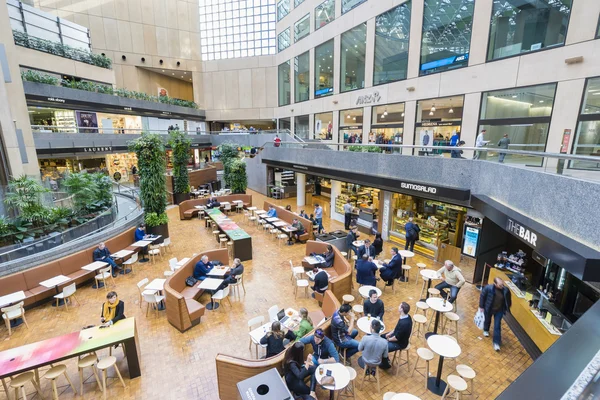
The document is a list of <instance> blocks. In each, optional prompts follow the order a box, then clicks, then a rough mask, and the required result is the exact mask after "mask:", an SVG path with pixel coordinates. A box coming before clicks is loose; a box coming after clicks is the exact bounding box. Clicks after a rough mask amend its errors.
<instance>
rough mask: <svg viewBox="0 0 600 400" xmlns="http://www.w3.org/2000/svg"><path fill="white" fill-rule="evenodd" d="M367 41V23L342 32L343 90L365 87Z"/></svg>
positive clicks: (341, 79) (341, 84)
mask: <svg viewBox="0 0 600 400" xmlns="http://www.w3.org/2000/svg"><path fill="white" fill-rule="evenodd" d="M366 42H367V24H366V23H363V24H360V25H358V26H357V27H356V28H354V29H351V30H349V31H348V32H345V33H342V41H341V43H342V47H341V55H342V59H341V77H340V81H341V82H340V86H341V91H342V92H347V91H349V90H354V89H362V88H364V87H365V57H366V49H367V46H366Z"/></svg>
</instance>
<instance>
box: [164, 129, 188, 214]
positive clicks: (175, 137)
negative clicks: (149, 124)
mask: <svg viewBox="0 0 600 400" xmlns="http://www.w3.org/2000/svg"><path fill="white" fill-rule="evenodd" d="M169 146H171V150H172V151H173V176H172V177H171V178H172V182H173V203H174V204H179V203H181V202H182V201H185V200H189V199H190V176H189V174H188V169H187V166H188V159H189V153H190V148H191V146H192V141H191V140H190V139H188V137H187V135H186V134H185V133H182V132H180V131H171V132H170V133H169Z"/></svg>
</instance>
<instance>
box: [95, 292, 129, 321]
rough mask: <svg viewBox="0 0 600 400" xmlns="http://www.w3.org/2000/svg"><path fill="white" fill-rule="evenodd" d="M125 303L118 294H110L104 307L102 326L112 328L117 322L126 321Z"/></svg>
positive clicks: (101, 315)
mask: <svg viewBox="0 0 600 400" xmlns="http://www.w3.org/2000/svg"><path fill="white" fill-rule="evenodd" d="M124 313H125V303H123V302H122V301H121V300H119V299H118V297H117V292H108V294H107V295H106V301H105V302H104V304H103V305H102V314H100V321H101V322H102V326H111V325H112V324H114V323H115V322H117V321H120V320H122V319H125V318H126V317H125V314H124Z"/></svg>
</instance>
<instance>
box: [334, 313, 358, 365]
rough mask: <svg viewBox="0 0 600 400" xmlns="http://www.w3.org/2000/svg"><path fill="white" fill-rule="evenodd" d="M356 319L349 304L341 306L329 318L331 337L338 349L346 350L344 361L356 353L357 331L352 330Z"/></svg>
mask: <svg viewBox="0 0 600 400" xmlns="http://www.w3.org/2000/svg"><path fill="white" fill-rule="evenodd" d="M355 320H356V317H355V316H354V313H353V312H352V307H351V306H350V304H342V306H341V307H340V308H339V310H336V311H335V312H334V313H333V315H332V316H331V337H332V338H333V343H335V344H336V345H337V346H338V347H339V348H340V349H346V360H349V359H350V357H352V356H353V355H354V354H356V353H358V341H357V340H356V339H355V337H356V336H357V335H358V331H357V330H356V329H354V322H355Z"/></svg>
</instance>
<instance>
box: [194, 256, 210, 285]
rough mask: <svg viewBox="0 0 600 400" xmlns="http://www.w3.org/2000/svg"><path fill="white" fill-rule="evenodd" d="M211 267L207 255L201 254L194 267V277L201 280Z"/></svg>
mask: <svg viewBox="0 0 600 400" xmlns="http://www.w3.org/2000/svg"><path fill="white" fill-rule="evenodd" d="M213 268H214V265H213V263H211V262H210V261H208V256H206V255H204V256H202V258H200V261H198V262H197V263H196V266H195V267H194V278H196V279H198V280H199V281H203V280H204V279H206V276H207V275H208V273H209V272H210V270H212V269H213Z"/></svg>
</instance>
